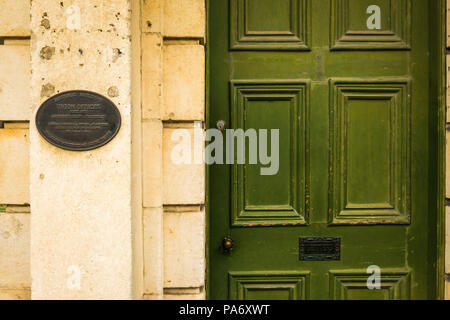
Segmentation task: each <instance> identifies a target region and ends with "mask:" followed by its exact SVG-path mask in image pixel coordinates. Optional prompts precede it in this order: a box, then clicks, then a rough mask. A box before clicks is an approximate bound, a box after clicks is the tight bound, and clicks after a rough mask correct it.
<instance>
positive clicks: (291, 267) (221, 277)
mask: <svg viewBox="0 0 450 320" xmlns="http://www.w3.org/2000/svg"><path fill="white" fill-rule="evenodd" d="M411 3H412V2H411V1H409V0H398V1H388V0H373V1H372V0H371V1H359V0H358V1H351V0H314V1H308V0H276V1H275V0H272V1H270V0H264V1H261V0H245V1H244V0H229V1H226V0H220V1H219V0H215V1H210V3H209V17H208V21H209V29H208V69H209V71H208V81H209V89H208V95H207V96H208V113H209V116H208V127H214V125H215V122H216V121H217V120H219V119H223V120H225V121H226V123H228V124H229V126H228V127H229V128H243V129H246V128H250V127H252V128H256V129H259V128H267V129H271V128H279V129H280V171H279V173H278V175H276V176H260V175H259V169H260V167H261V166H260V165H245V166H244V165H213V166H211V167H210V168H209V169H208V179H209V184H208V198H207V199H208V219H209V229H208V242H209V247H208V262H209V263H208V278H207V288H208V295H209V298H211V299H263V298H267V299H434V298H436V297H440V296H441V295H440V291H441V283H440V276H441V274H440V273H441V271H439V272H438V270H437V269H438V268H437V265H436V262H438V251H439V252H440V247H439V246H440V244H441V240H442V231H441V229H442V221H441V217H440V216H439V215H438V213H439V212H441V210H442V208H441V198H442V187H441V185H442V181H441V180H439V183H440V184H438V178H437V177H438V176H439V174H441V173H442V160H443V159H442V156H440V157H438V155H442V133H440V132H438V131H437V130H436V127H439V128H440V127H441V122H442V101H439V102H440V103H439V104H438V101H437V100H436V98H435V97H436V96H438V95H439V96H440V95H441V94H442V92H441V87H442V82H441V80H439V81H436V80H433V79H432V78H433V75H434V76H436V75H439V76H440V72H442V69H439V68H440V67H441V66H442V65H439V66H437V65H436V63H437V61H436V58H440V56H439V55H440V53H441V51H440V50H439V49H440V48H441V43H442V42H441V41H440V40H441V37H440V34H441V33H440V32H436V30H435V29H434V28H437V27H439V28H440V27H441V26H440V25H437V26H436V25H434V24H433V23H432V21H433V19H432V17H434V16H436V15H439V10H442V9H441V8H440V7H439V6H438V5H437V4H436V3H433V4H431V3H430V1H426V0H417V1H414V2H413V5H412V4H411ZM256 4H257V5H256ZM373 4H376V5H379V6H380V8H381V25H382V28H381V30H370V31H367V27H366V25H365V22H366V19H367V17H369V16H370V15H369V14H367V13H366V8H367V7H368V6H369V5H373ZM441 5H442V3H441ZM386 11H387V13H386ZM384 13H386V14H387V15H388V17H386V14H384ZM438 20H440V19H438ZM286 21H290V23H286ZM389 24H390V25H389ZM346 29H348V30H346ZM389 30H391V31H389ZM434 37H438V38H437V39H434ZM433 39H434V40H435V41H434V42H433ZM430 52H433V53H434V54H433V55H431V57H433V58H432V59H430V56H429V53H430ZM438 78H440V79H441V77H438ZM430 83H431V84H432V86H430V85H429V84H430ZM438 121H439V124H440V125H439V126H437V122H438ZM438 137H439V139H438ZM436 167H437V168H439V170H438V169H436ZM438 188H439V189H438ZM437 226H438V227H440V229H438V228H437ZM224 236H231V237H232V238H233V239H234V241H235V248H234V249H233V250H232V251H231V252H230V253H224V252H223V250H221V248H220V244H221V241H222V239H223V237H224ZM305 236H337V237H341V241H342V246H341V260H340V261H299V259H298V238H299V237H305ZM438 236H439V238H438ZM440 257H441V255H439V259H441V258H440ZM370 265H378V266H380V267H381V271H382V288H381V290H368V289H367V287H366V285H365V284H366V280H367V277H368V274H366V273H365V271H366V268H367V267H369V266H370ZM438 289H439V293H438Z"/></svg>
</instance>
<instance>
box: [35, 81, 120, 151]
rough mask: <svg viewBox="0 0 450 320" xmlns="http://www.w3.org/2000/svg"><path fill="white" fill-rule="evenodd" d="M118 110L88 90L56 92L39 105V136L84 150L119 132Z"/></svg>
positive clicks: (96, 145) (77, 149)
mask: <svg viewBox="0 0 450 320" xmlns="http://www.w3.org/2000/svg"><path fill="white" fill-rule="evenodd" d="M120 125H121V117H120V112H119V110H118V109H117V107H116V106H115V105H114V103H113V102H111V101H110V100H109V99H107V98H105V97H103V96H101V95H99V94H98V93H95V92H90V91H81V90H77V91H67V92H62V93H59V94H57V95H55V96H53V97H51V98H50V99H48V100H47V101H45V102H44V103H43V104H42V105H41V107H40V108H39V110H38V112H37V114H36V127H37V129H38V131H39V133H40V134H41V135H42V137H43V138H44V139H45V140H47V141H48V142H49V143H51V144H52V145H54V146H57V147H59V148H62V149H65V150H72V151H86V150H92V149H96V148H99V147H101V146H103V145H105V144H107V143H108V142H110V141H111V140H112V139H113V138H114V137H115V136H116V134H117V133H118V132H119V129H120Z"/></svg>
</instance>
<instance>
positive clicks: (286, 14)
mask: <svg viewBox="0 0 450 320" xmlns="http://www.w3.org/2000/svg"><path fill="white" fill-rule="evenodd" d="M310 1H311V0H278V1H273V0H230V11H231V15H230V19H231V20H230V24H229V26H230V46H231V49H232V50H308V49H309V32H310V25H309V23H310Z"/></svg>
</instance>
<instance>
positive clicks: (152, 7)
mask: <svg viewBox="0 0 450 320" xmlns="http://www.w3.org/2000/svg"><path fill="white" fill-rule="evenodd" d="M164 1H165V0H142V2H141V3H142V4H141V10H142V19H141V22H142V32H155V33H156V32H158V33H161V31H162V14H163V5H164V4H163V2H164Z"/></svg>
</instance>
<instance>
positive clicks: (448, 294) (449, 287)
mask: <svg viewBox="0 0 450 320" xmlns="http://www.w3.org/2000/svg"><path fill="white" fill-rule="evenodd" d="M445 299H446V300H450V280H448V279H447V281H445Z"/></svg>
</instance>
